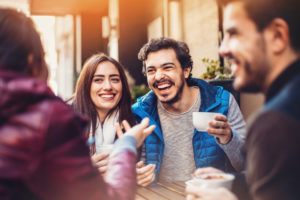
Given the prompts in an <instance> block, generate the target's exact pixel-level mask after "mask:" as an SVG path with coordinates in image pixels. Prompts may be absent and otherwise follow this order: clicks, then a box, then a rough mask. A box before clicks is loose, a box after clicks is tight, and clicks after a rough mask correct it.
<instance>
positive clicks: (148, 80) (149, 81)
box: [147, 77, 153, 88]
mask: <svg viewBox="0 0 300 200" xmlns="http://www.w3.org/2000/svg"><path fill="white" fill-rule="evenodd" d="M147 83H148V86H149V87H150V88H152V84H153V80H152V78H151V77H147Z"/></svg>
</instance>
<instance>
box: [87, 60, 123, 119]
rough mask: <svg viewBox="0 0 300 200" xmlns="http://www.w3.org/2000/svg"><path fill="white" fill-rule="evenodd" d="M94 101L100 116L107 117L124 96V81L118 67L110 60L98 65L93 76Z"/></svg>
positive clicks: (92, 97)
mask: <svg viewBox="0 0 300 200" xmlns="http://www.w3.org/2000/svg"><path fill="white" fill-rule="evenodd" d="M90 95H91V99H92V102H93V103H94V105H95V107H96V110H97V112H98V113H99V114H103V116H100V117H106V115H107V113H108V112H109V111H110V110H111V109H113V108H114V107H115V106H116V105H117V104H118V103H119V101H120V99H121V97H122V81H121V78H120V73H119V71H118V69H117V67H116V66H115V65H114V64H112V63H111V62H109V61H104V62H102V63H100V64H99V65H98V66H97V69H96V72H95V74H94V76H93V80H92V84H91V91H90Z"/></svg>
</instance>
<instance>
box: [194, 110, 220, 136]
mask: <svg viewBox="0 0 300 200" xmlns="http://www.w3.org/2000/svg"><path fill="white" fill-rule="evenodd" d="M217 114H219V113H213V112H193V125H194V127H195V128H196V129H197V130H198V131H203V132H205V131H206V129H207V128H208V127H209V125H208V122H209V121H210V120H213V119H214V118H215V116H216V115H217Z"/></svg>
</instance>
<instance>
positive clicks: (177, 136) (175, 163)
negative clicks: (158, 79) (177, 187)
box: [157, 95, 201, 182]
mask: <svg viewBox="0 0 300 200" xmlns="http://www.w3.org/2000/svg"><path fill="white" fill-rule="evenodd" d="M200 104H201V102H200V95H198V97H197V100H196V101H195V103H194V105H193V106H192V107H191V108H190V109H189V110H188V111H186V112H184V113H180V114H173V113H170V112H168V111H167V110H166V109H165V108H164V107H163V105H162V103H161V102H160V101H158V104H157V110H158V115H159V119H160V124H161V128H162V133H163V137H164V140H165V150H164V156H163V160H162V164H161V168H160V173H159V177H158V178H159V181H167V182H168V181H186V180H188V179H189V178H190V177H191V174H192V173H193V172H194V171H195V169H196V166H195V161H194V151H193V144H192V139H193V135H194V126H193V120H192V119H193V112H197V111H199V108H200Z"/></svg>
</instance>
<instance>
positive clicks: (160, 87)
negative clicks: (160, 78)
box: [157, 84, 171, 89]
mask: <svg viewBox="0 0 300 200" xmlns="http://www.w3.org/2000/svg"><path fill="white" fill-rule="evenodd" d="M170 86H171V85H170V84H162V85H158V86H157V88H158V89H165V88H167V87H170Z"/></svg>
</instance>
